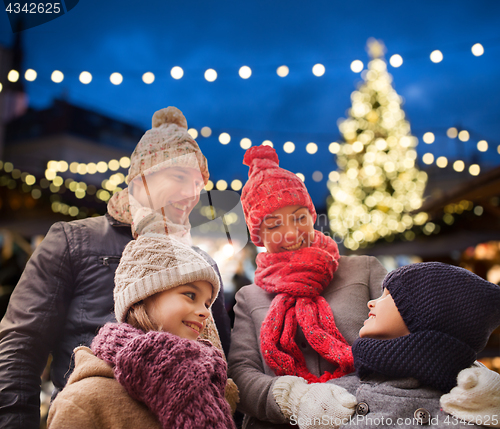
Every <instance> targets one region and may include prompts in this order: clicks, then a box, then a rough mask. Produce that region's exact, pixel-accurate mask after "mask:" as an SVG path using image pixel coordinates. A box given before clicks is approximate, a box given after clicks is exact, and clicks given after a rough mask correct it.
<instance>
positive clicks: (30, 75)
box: [24, 69, 37, 82]
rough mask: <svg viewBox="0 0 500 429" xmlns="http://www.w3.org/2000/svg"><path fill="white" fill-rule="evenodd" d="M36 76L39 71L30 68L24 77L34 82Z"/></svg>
mask: <svg viewBox="0 0 500 429" xmlns="http://www.w3.org/2000/svg"><path fill="white" fill-rule="evenodd" d="M36 77H37V73H36V71H35V70H33V69H28V70H26V73H24V78H25V79H26V80H27V81H29V82H33V81H34V80H35V79H36Z"/></svg>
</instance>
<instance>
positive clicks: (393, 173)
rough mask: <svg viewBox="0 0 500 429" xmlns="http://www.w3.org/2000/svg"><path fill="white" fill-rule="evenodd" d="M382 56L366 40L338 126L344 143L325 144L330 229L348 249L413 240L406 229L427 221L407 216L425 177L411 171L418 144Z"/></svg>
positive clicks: (380, 46) (381, 48)
mask: <svg viewBox="0 0 500 429" xmlns="http://www.w3.org/2000/svg"><path fill="white" fill-rule="evenodd" d="M384 51H385V47H384V45H383V44H382V43H381V42H379V41H376V40H374V39H370V40H369V41H368V52H369V55H370V57H371V60H370V62H369V64H368V69H367V70H364V71H363V73H362V77H363V80H364V82H362V83H361V85H360V86H359V87H358V89H357V90H356V91H354V92H353V93H352V94H351V101H352V107H351V108H350V109H349V110H348V118H347V119H343V120H341V121H339V129H340V132H341V133H342V137H343V142H341V143H340V144H338V143H332V144H331V145H330V149H331V151H332V152H333V153H336V154H337V165H338V170H339V171H338V174H334V175H331V176H330V178H331V179H333V180H330V182H329V189H330V192H331V195H332V196H331V197H329V198H328V200H329V201H328V203H329V207H328V217H329V221H330V229H331V230H332V232H333V233H334V235H335V236H336V237H339V238H340V239H343V241H344V246H345V247H346V248H348V249H351V250H356V249H357V248H358V247H366V245H367V244H369V243H373V242H375V241H376V240H378V239H380V238H381V237H385V238H386V239H389V240H390V239H391V238H392V237H394V235H395V234H402V236H403V237H404V238H405V239H407V240H412V239H413V238H414V237H415V235H414V233H413V232H412V231H411V230H410V229H411V228H412V227H413V225H421V224H423V223H424V222H425V221H426V215H425V213H422V214H419V215H417V216H413V215H412V214H411V213H410V212H411V211H413V210H415V209H418V208H419V207H420V206H421V203H422V195H423V192H424V189H425V185H426V182H427V174H426V173H425V172H423V171H420V170H419V169H418V168H417V166H416V159H417V152H416V150H415V147H416V145H417V139H416V137H414V136H412V135H411V131H410V124H409V122H408V121H407V120H406V119H405V113H404V111H403V110H402V108H401V104H402V101H403V100H402V98H401V97H400V96H399V95H398V94H397V93H396V91H395V90H394V88H393V87H392V76H391V75H390V74H389V73H388V72H387V65H386V63H385V61H384ZM332 176H333V177H332Z"/></svg>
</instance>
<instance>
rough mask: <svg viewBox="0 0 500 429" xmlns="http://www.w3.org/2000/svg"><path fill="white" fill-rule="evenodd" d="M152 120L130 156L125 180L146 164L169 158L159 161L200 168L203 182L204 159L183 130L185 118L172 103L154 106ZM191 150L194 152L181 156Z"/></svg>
mask: <svg viewBox="0 0 500 429" xmlns="http://www.w3.org/2000/svg"><path fill="white" fill-rule="evenodd" d="M152 123H153V128H151V129H150V130H148V131H146V133H145V134H144V135H143V136H142V138H141V140H140V141H139V143H138V144H137V146H136V148H135V150H134V152H133V153H132V155H131V156H130V169H129V171H128V181H129V183H130V182H131V181H132V179H133V178H134V177H136V176H137V175H138V174H141V173H144V172H145V171H146V170H147V169H148V168H151V167H154V166H156V165H158V164H161V163H164V162H165V161H169V162H168V163H165V164H162V165H163V166H164V165H166V164H167V165H168V166H170V167H190V168H194V169H195V170H200V172H201V175H202V176H203V180H204V182H205V184H207V182H208V178H209V174H208V165H207V159H206V158H205V156H204V155H203V154H202V153H201V150H200V148H199V146H198V143H196V142H195V141H194V139H193V138H192V137H191V135H190V134H189V133H188V132H187V128H188V127H187V122H186V118H185V117H184V115H183V114H182V112H181V111H180V110H179V109H177V107H173V106H169V107H167V108H165V109H161V110H158V111H157V112H155V114H154V115H153V120H152ZM191 153H192V154H194V155H195V156H194V157H193V156H185V155H188V154H191Z"/></svg>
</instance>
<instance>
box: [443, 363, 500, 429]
mask: <svg viewBox="0 0 500 429" xmlns="http://www.w3.org/2000/svg"><path fill="white" fill-rule="evenodd" d="M440 404H441V407H442V408H443V411H446V412H447V413H449V414H452V415H454V416H455V417H457V418H459V419H464V420H466V421H469V422H473V423H475V424H477V425H484V426H491V427H497V428H500V414H499V413H500V374H498V373H496V372H493V371H490V370H489V369H488V368H486V367H484V366H474V367H471V368H466V369H464V370H462V371H461V372H460V374H458V377H457V386H456V387H454V388H453V389H451V392H450V393H447V394H446V395H443V396H441V399H440Z"/></svg>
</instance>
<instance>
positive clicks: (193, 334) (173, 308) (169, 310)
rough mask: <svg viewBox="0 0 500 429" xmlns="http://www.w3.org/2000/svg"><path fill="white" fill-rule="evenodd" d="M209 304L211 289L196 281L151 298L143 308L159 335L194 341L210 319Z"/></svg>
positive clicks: (206, 284)
mask: <svg viewBox="0 0 500 429" xmlns="http://www.w3.org/2000/svg"><path fill="white" fill-rule="evenodd" d="M211 302H212V285H211V284H210V283H209V282H207V281H205V280H199V281H195V282H192V283H188V284H185V285H182V286H177V287H174V288H172V289H167V290H165V291H163V292H159V293H157V294H155V295H152V296H150V297H148V298H146V299H145V300H144V305H145V307H146V312H147V314H148V315H149V317H150V318H151V320H152V321H153V322H154V323H155V324H156V325H157V326H159V327H160V329H161V330H162V331H166V332H170V333H171V334H174V335H177V336H178V337H181V338H187V339H188V340H196V339H197V338H198V336H199V335H200V333H201V331H202V330H203V329H204V328H205V325H206V323H207V318H208V317H209V316H210V305H211Z"/></svg>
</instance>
